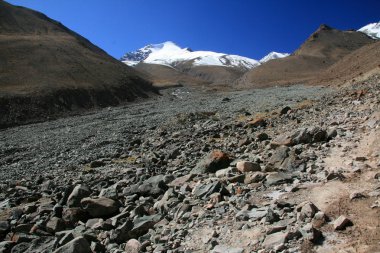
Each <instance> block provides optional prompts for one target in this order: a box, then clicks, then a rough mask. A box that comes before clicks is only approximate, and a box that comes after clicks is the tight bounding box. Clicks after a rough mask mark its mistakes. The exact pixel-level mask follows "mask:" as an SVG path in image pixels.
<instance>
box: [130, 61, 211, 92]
mask: <svg viewBox="0 0 380 253" xmlns="http://www.w3.org/2000/svg"><path fill="white" fill-rule="evenodd" d="M135 69H136V70H138V71H140V72H141V73H143V75H144V77H145V78H146V79H148V80H150V81H151V82H152V83H153V85H154V86H155V87H158V88H164V87H172V86H178V85H191V86H194V85H204V84H208V82H206V81H204V80H202V79H200V78H196V77H193V76H191V75H188V74H186V73H183V72H180V71H179V70H177V69H175V68H173V67H170V66H165V65H161V64H148V63H139V64H137V65H136V66H135Z"/></svg>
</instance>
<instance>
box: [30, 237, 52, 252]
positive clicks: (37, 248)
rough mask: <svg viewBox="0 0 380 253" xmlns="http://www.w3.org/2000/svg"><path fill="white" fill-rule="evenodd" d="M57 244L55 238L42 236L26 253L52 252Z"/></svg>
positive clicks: (32, 243) (31, 244) (34, 241)
mask: <svg viewBox="0 0 380 253" xmlns="http://www.w3.org/2000/svg"><path fill="white" fill-rule="evenodd" d="M55 244H56V238H55V237H54V236H42V237H40V238H37V239H35V240H33V241H32V242H31V243H30V246H29V248H28V250H27V251H26V252H25V253H34V252H52V250H53V248H54V246H55Z"/></svg>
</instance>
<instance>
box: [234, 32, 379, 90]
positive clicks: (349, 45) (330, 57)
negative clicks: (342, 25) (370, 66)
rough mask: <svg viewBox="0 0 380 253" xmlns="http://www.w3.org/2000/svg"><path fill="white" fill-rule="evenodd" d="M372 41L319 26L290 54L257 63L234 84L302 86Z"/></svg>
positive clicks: (361, 34)
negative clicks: (257, 64)
mask: <svg viewBox="0 0 380 253" xmlns="http://www.w3.org/2000/svg"><path fill="white" fill-rule="evenodd" d="M374 42H375V40H374V39H371V38H370V37H368V36H367V35H365V34H363V33H361V32H357V31H340V30H337V29H333V28H331V27H329V26H327V25H321V26H320V27H319V28H318V30H317V31H315V32H314V33H313V34H311V36H310V37H309V38H308V39H307V40H306V41H305V42H304V43H303V44H302V45H301V46H300V47H299V48H298V49H297V50H296V51H295V52H294V53H293V54H291V55H290V56H288V57H285V58H280V59H274V60H270V61H268V62H265V63H263V64H261V65H260V66H258V67H256V68H254V69H252V70H250V71H248V72H247V73H245V74H244V75H243V76H242V77H240V78H239V79H238V80H237V81H236V83H235V85H236V86H238V87H240V88H245V87H267V86H274V85H288V84H305V83H308V82H309V81H311V80H312V79H315V78H316V77H317V76H318V75H320V74H321V73H323V71H325V70H326V69H327V68H329V67H330V66H332V65H333V64H334V63H336V62H338V61H339V60H341V59H342V58H343V57H345V56H346V55H348V54H350V53H352V52H354V51H355V50H357V49H359V48H361V47H363V46H365V45H369V44H371V43H374Z"/></svg>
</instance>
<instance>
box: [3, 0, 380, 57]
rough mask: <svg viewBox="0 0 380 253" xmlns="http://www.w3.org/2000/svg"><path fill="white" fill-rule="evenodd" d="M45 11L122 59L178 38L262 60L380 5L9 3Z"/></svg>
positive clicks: (369, 18) (256, 0) (288, 0)
mask: <svg viewBox="0 0 380 253" xmlns="http://www.w3.org/2000/svg"><path fill="white" fill-rule="evenodd" d="M7 1H8V2H9V3H12V4H15V5H21V6H25V7H29V8H32V9H35V10H38V11H41V12H43V13H45V14H46V15H48V16H49V17H51V18H53V19H56V20H58V21H60V22H61V23H63V24H64V25H65V26H67V27H69V28H70V29H72V30H74V31H75V32H77V33H79V34H81V35H83V36H84V37H86V38H87V39H89V40H90V41H91V42H93V43H94V44H96V45H97V46H99V47H101V48H102V49H104V50H105V51H107V52H108V53H109V54H111V55H112V56H114V57H116V58H120V57H121V56H122V55H123V54H124V53H125V52H127V51H133V50H136V49H138V48H140V47H143V46H145V45H147V44H151V43H161V42H164V41H168V40H170V41H173V42H175V43H177V44H178V45H180V46H182V47H190V48H192V49H193V50H210V51H217V52H223V53H230V54H238V55H243V56H247V57H251V58H254V59H260V58H261V57H263V56H264V55H266V54H267V53H268V52H270V51H278V52H292V51H294V50H295V49H296V48H297V47H298V46H299V45H300V44H301V43H302V42H303V41H304V40H305V39H306V38H307V37H308V36H309V35H310V34H311V33H312V32H313V31H314V30H316V29H317V28H318V26H319V25H320V24H322V23H326V24H328V25H330V26H332V27H335V28H338V29H358V28H360V27H362V26H364V25H366V24H368V23H372V22H379V21H380V0H361V1H358V0H354V1H344V0H336V1H334V0H303V1H299V0H276V1H275V0H191V1H190V0H155V1H154V0H7Z"/></svg>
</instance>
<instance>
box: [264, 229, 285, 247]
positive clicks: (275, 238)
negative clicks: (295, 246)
mask: <svg viewBox="0 0 380 253" xmlns="http://www.w3.org/2000/svg"><path fill="white" fill-rule="evenodd" d="M287 240H288V233H286V232H277V233H273V234H270V235H267V236H266V237H265V240H264V242H263V244H262V246H263V247H264V248H266V249H273V248H274V247H277V246H279V245H281V244H284V243H286V242H287Z"/></svg>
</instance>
